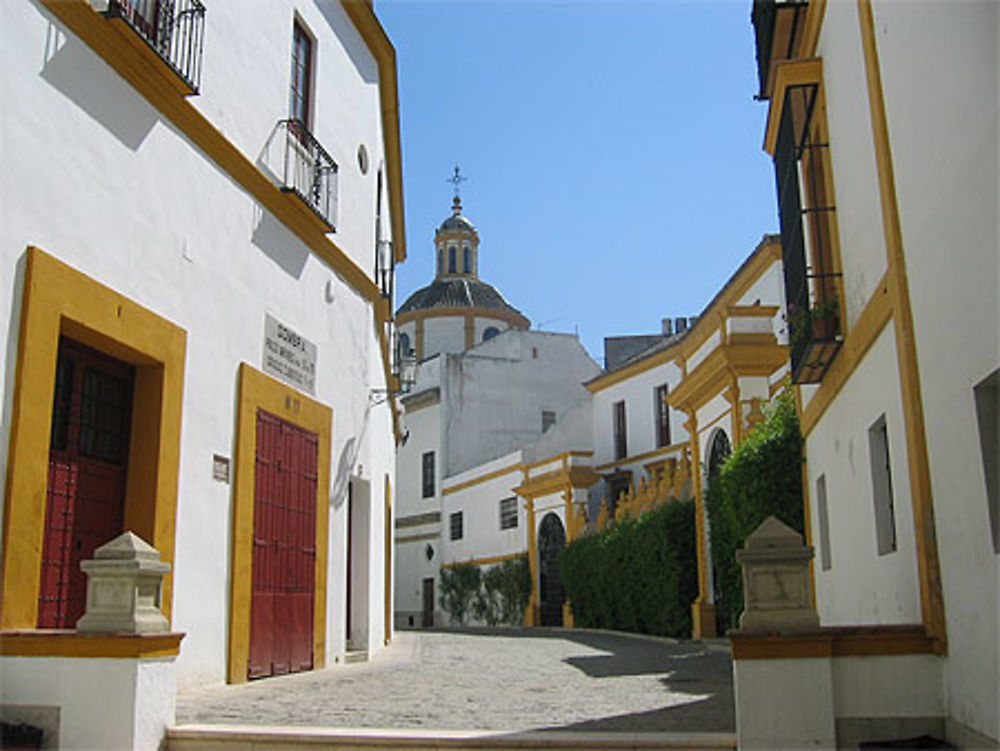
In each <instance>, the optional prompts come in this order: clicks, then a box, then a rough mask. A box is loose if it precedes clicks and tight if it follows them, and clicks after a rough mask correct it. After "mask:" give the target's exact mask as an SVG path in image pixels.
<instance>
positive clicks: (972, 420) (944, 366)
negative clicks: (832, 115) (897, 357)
mask: <svg viewBox="0 0 1000 751" xmlns="http://www.w3.org/2000/svg"><path fill="white" fill-rule="evenodd" d="M874 16H875V27H876V29H877V34H876V37H877V44H878V51H879V56H880V63H881V69H882V76H883V87H884V90H885V99H886V111H887V112H886V114H887V117H888V122H889V135H890V144H891V148H892V156H893V163H894V167H895V174H896V196H897V201H898V204H899V212H900V221H901V225H902V234H903V244H904V253H905V257H906V263H907V275H908V280H909V284H910V299H911V305H912V310H913V323H914V330H915V332H916V342H917V358H918V361H919V364H920V377H921V386H922V393H923V402H924V421H925V424H926V426H927V444H928V452H929V466H930V471H931V485H932V493H933V498H934V509H935V526H936V531H937V542H938V550H939V555H940V559H941V576H942V581H943V585H944V603H945V616H946V619H947V626H948V637H949V638H948V668H947V672H948V675H947V678H946V686H947V691H948V694H947V704H948V707H949V711H950V714H951V715H952V717H953V718H954V719H955V720H956V721H958V722H961V723H963V724H965V725H967V726H969V727H971V728H972V729H973V730H974V731H977V732H979V733H982V734H985V735H988V736H990V737H992V738H993V739H1000V681H998V679H997V664H998V659H1000V656H998V647H1000V641H998V639H997V634H998V633H1000V621H998V619H1000V603H998V597H1000V556H997V555H996V553H995V551H994V550H993V548H992V544H991V540H990V531H989V519H988V516H987V511H986V494H985V484H984V479H983V478H984V475H983V466H982V458H981V453H980V446H979V437H978V426H977V422H976V416H975V414H974V406H973V398H972V387H973V386H974V385H975V384H976V383H979V382H980V381H981V380H982V379H983V378H985V377H986V376H987V375H989V374H990V373H992V372H994V371H996V369H997V368H998V367H1000V334H998V325H997V322H998V321H1000V307H998V302H997V301H998V292H997V289H998V286H1000V253H998V250H997V249H998V248H1000V238H998V224H997V219H996V216H997V206H998V205H1000V198H998V185H1000V178H998V164H1000V158H998V136H997V133H998V122H997V113H998V88H997V70H998V41H997V40H998V39H1000V8H998V6H997V4H996V3H995V2H989V1H986V2H968V3H962V4H961V5H959V6H951V5H949V4H930V5H927V6H926V7H925V6H924V5H921V6H920V7H919V8H911V7H907V6H906V5H905V4H903V5H899V4H894V3H891V2H883V1H882V0H878V1H877V2H875V3H874ZM931 49H932V50H934V54H933V55H928V54H926V51H927V50H931ZM928 144H933V147H932V148H929V147H928Z"/></svg>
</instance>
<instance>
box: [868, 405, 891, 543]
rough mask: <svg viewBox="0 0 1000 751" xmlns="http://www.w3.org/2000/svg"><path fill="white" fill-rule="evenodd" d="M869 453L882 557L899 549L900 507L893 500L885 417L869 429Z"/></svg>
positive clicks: (877, 534) (873, 498)
mask: <svg viewBox="0 0 1000 751" xmlns="http://www.w3.org/2000/svg"><path fill="white" fill-rule="evenodd" d="M868 451H869V454H870V456H871V467H872V500H873V502H874V506H875V538H876V542H877V545H878V554H879V555H885V554H886V553H892V552H894V551H895V550H896V507H895V503H894V502H893V498H892V471H891V470H890V468H889V431H888V430H887V428H886V424H885V415H882V416H881V417H879V418H878V419H877V420H876V421H875V422H874V424H873V425H872V426H871V427H870V428H868Z"/></svg>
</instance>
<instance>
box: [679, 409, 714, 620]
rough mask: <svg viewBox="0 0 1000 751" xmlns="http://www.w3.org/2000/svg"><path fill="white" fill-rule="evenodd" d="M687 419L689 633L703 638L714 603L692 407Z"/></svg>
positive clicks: (694, 415)
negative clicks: (693, 589)
mask: <svg viewBox="0 0 1000 751" xmlns="http://www.w3.org/2000/svg"><path fill="white" fill-rule="evenodd" d="M685 411H686V412H687V415H688V421H687V422H686V423H685V424H684V428H685V429H686V430H687V431H688V435H690V436H691V484H692V485H693V487H694V528H695V535H696V537H697V540H696V541H695V542H696V544H695V552H696V554H697V561H698V596H697V597H696V598H695V601H694V602H693V603H691V636H692V637H693V638H695V639H703V638H706V637H710V636H715V604H714V603H713V602H711V599H712V597H711V593H710V592H709V591H708V567H709V566H710V565H712V563H711V561H709V560H708V550H707V549H706V534H705V501H704V499H703V498H702V487H701V446H700V441H699V431H698V417H697V415H696V414H695V411H694V410H693V409H687V410H685Z"/></svg>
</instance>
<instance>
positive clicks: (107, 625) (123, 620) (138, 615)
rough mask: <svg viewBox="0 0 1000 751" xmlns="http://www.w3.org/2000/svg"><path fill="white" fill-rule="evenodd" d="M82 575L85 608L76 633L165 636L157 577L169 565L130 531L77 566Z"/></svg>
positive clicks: (160, 580)
mask: <svg viewBox="0 0 1000 751" xmlns="http://www.w3.org/2000/svg"><path fill="white" fill-rule="evenodd" d="M80 568H81V569H83V572H84V573H85V574H86V575H87V609H86V612H84V614H83V617H82V618H80V620H78V621H77V622H76V630H77V631H78V632H79V633H127V634H159V633H167V632H168V631H169V630H170V624H169V623H168V622H167V619H166V618H165V617H164V615H163V613H162V611H161V610H160V602H161V597H162V593H163V577H164V576H165V575H166V574H167V573H168V572H169V571H170V564H169V563H164V562H163V561H161V560H160V553H159V552H158V551H157V550H156V548H154V547H152V546H151V545H149V544H148V543H147V542H146V541H145V540H143V539H142V538H141V537H139V536H137V535H134V534H133V533H131V532H125V533H124V534H121V535H119V536H118V537H116V538H115V539H113V540H112V541H111V542H109V543H107V544H105V545H102V546H101V547H99V548H97V550H95V551H94V557H93V558H92V559H90V560H87V561H82V562H81V563H80Z"/></svg>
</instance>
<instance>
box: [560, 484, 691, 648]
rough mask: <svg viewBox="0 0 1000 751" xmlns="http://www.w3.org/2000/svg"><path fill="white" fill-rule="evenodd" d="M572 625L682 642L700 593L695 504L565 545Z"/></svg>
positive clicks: (563, 565)
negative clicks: (693, 602) (692, 605)
mask: <svg viewBox="0 0 1000 751" xmlns="http://www.w3.org/2000/svg"><path fill="white" fill-rule="evenodd" d="M559 566H560V574H561V576H562V580H563V584H564V586H565V587H566V597H567V599H568V600H569V602H570V605H571V607H572V609H573V619H574V622H575V624H576V625H577V626H581V627H584V628H611V629H617V630H620V631H636V632H640V633H644V634H659V635H661V636H676V637H684V636H690V634H691V603H692V601H693V600H694V598H695V597H696V596H697V594H698V571H697V560H696V555H695V531H694V502H693V501H672V502H670V503H667V504H666V505H664V506H661V507H660V508H657V509H654V510H653V511H650V512H647V513H645V514H643V515H642V516H640V517H639V518H638V519H626V520H624V521H623V522H621V523H619V524H617V525H615V526H614V527H613V528H611V529H610V530H606V531H605V532H603V533H601V534H595V535H588V536H586V537H582V538H579V539H577V540H574V541H573V542H571V543H570V544H569V545H568V546H567V547H566V548H565V550H563V551H562V554H561V555H560V558H559Z"/></svg>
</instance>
